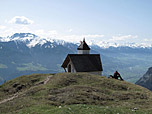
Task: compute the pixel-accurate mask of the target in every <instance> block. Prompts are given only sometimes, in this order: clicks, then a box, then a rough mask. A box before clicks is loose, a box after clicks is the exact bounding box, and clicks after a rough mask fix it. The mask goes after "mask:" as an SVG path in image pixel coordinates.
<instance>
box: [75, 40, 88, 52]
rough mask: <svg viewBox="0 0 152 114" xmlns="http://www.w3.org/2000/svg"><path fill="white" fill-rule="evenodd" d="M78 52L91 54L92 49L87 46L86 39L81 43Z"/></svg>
mask: <svg viewBox="0 0 152 114" xmlns="http://www.w3.org/2000/svg"><path fill="white" fill-rule="evenodd" d="M77 50H78V54H90V48H89V46H88V45H87V44H86V42H85V38H84V39H83V42H81V44H80V45H79V47H78V48H77Z"/></svg>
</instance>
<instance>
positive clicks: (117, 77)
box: [113, 71, 123, 80]
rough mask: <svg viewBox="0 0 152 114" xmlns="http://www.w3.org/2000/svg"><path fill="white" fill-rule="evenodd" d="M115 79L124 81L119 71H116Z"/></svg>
mask: <svg viewBox="0 0 152 114" xmlns="http://www.w3.org/2000/svg"><path fill="white" fill-rule="evenodd" d="M113 78H115V79H119V78H120V80H123V79H122V77H121V76H120V74H119V72H118V71H116V72H115V73H114V75H113Z"/></svg>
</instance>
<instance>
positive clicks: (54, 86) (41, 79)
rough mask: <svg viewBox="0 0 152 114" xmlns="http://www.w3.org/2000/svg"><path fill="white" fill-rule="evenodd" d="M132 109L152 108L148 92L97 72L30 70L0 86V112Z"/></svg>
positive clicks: (150, 95) (151, 96) (118, 110)
mask: <svg viewBox="0 0 152 114" xmlns="http://www.w3.org/2000/svg"><path fill="white" fill-rule="evenodd" d="M143 104H144V105H143ZM134 111H136V112H139V113H143V112H150V111H152V93H151V92H150V91H149V90H147V89H145V88H143V87H140V86H138V85H134V84H131V83H128V82H125V81H119V80H115V79H108V78H106V77H101V76H98V75H91V74H87V73H73V74H71V73H58V74H33V75H28V76H21V77H18V78H16V79H13V80H10V81H8V82H6V83H4V84H3V85H1V86H0V113H7V114H9V113H10V114H13V113H14V114H16V113H20V114H22V113H23V114H24V113H37V114H39V113H40V114H41V113H43V114H45V113H46V114H48V113H57V114H58V113H63V114H64V113H65V114H67V113H75V114H76V113H82V114H83V113H88V112H90V113H104V112H107V113H112V112H114V113H131V112H134Z"/></svg>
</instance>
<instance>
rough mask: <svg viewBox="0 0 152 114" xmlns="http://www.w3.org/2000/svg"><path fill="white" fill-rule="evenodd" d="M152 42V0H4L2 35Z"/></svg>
mask: <svg viewBox="0 0 152 114" xmlns="http://www.w3.org/2000/svg"><path fill="white" fill-rule="evenodd" d="M19 32H30V33H34V34H36V35H39V36H42V37H52V38H57V39H64V40H67V41H79V40H80V39H83V37H86V39H88V40H90V39H93V40H97V41H98V40H103V41H109V42H120V43H121V42H146V43H151V44H152V0H0V36H8V35H12V34H13V33H19Z"/></svg>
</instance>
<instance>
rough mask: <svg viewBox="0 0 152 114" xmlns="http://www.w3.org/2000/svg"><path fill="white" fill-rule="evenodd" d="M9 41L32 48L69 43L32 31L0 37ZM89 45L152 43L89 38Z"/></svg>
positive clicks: (136, 46) (105, 46) (145, 46)
mask: <svg viewBox="0 0 152 114" xmlns="http://www.w3.org/2000/svg"><path fill="white" fill-rule="evenodd" d="M9 41H16V42H24V43H26V45H27V46H28V47H29V48H31V47H35V46H36V45H41V46H42V45H44V44H45V43H47V42H50V43H51V45H50V46H48V47H53V45H52V44H53V43H56V44H58V45H65V44H67V43H71V42H66V41H64V40H57V39H53V38H49V37H47V38H43V37H39V36H37V35H35V34H32V33H15V34H14V35H12V36H10V37H9V36H8V37H0V42H9ZM72 43H74V44H77V45H79V42H72ZM87 43H88V45H90V46H99V47H101V48H109V47H131V48H150V47H152V44H146V43H140V44H139V43H130V42H128V43H121V44H119V43H113V42H106V41H98V40H92V39H91V40H87Z"/></svg>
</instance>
